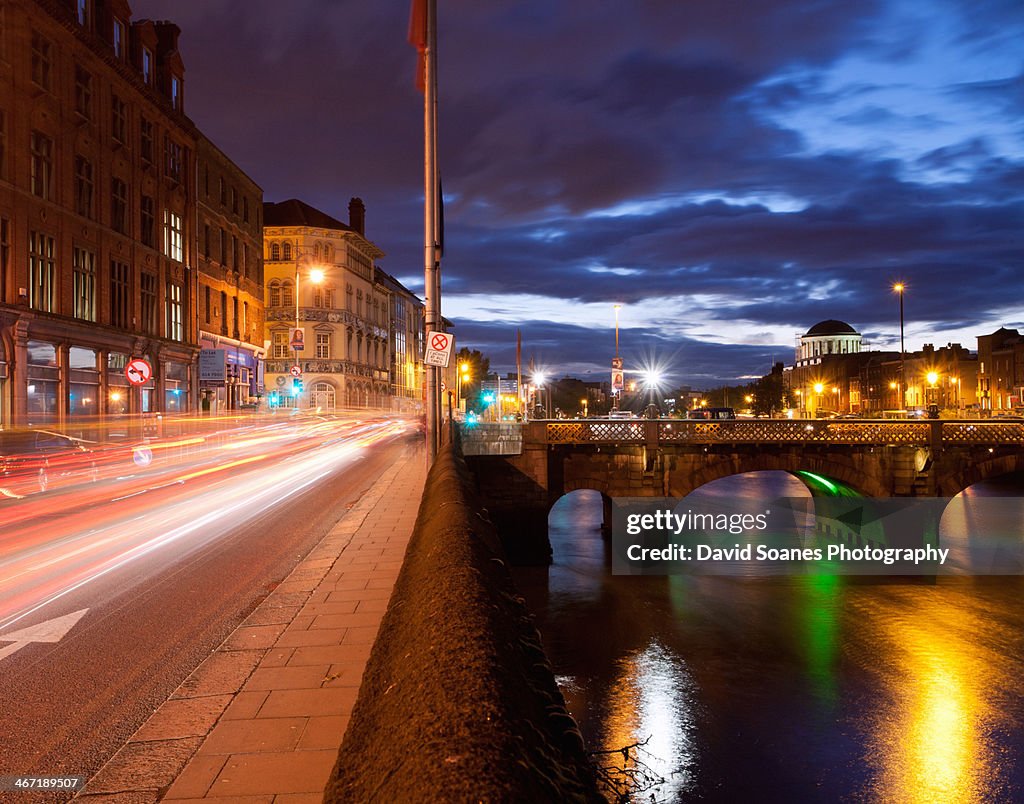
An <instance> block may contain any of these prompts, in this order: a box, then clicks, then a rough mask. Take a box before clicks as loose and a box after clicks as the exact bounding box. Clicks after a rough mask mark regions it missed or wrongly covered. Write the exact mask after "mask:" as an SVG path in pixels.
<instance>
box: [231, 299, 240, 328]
mask: <svg viewBox="0 0 1024 804" xmlns="http://www.w3.org/2000/svg"><path fill="white" fill-rule="evenodd" d="M231 323H232V324H233V325H234V331H233V332H232V333H231V334H232V336H233V337H235V338H237V337H238V336H239V332H238V297H237V296H232V297H231Z"/></svg>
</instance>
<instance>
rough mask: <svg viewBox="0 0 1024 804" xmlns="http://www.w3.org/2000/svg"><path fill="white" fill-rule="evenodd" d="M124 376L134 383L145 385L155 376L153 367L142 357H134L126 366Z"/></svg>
mask: <svg viewBox="0 0 1024 804" xmlns="http://www.w3.org/2000/svg"><path fill="white" fill-rule="evenodd" d="M124 376H125V377H127V378H128V382H130V383H131V384H132V385H145V384H146V383H147V382H149V381H150V380H151V379H152V378H153V367H152V366H151V365H149V363H148V362H147V361H146V360H143V359H142V358H141V357H133V358H132V359H131V360H129V361H128V365H127V366H125V367H124Z"/></svg>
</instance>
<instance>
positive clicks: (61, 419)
mask: <svg viewBox="0 0 1024 804" xmlns="http://www.w3.org/2000/svg"><path fill="white" fill-rule="evenodd" d="M179 33H180V31H179V29H178V27H177V26H175V25H173V24H172V23H170V22H153V21H150V20H136V21H133V20H132V19H131V10H130V7H129V4H128V3H127V2H126V1H125V0H102V1H101V0H23V1H22V2H14V3H12V2H7V3H4V4H3V5H2V6H0V426H5V427H6V426H12V425H26V424H32V425H39V424H62V425H68V426H72V427H73V426H74V424H75V422H76V421H82V422H86V421H89V420H93V419H94V417H97V416H99V417H103V416H116V415H119V414H123V413H146V412H178V411H191V410H196V409H197V408H198V378H197V372H196V357H197V354H198V351H199V333H198V326H197V325H198V316H197V313H198V310H197V295H198V288H199V280H198V268H199V266H198V257H197V243H198V242H199V236H198V235H199V233H198V232H197V231H196V223H197V220H198V218H197V216H198V211H199V210H198V207H197V201H196V199H197V189H198V188H197V187H196V175H197V163H196V155H197V148H199V147H200V144H201V143H202V137H201V135H200V133H199V132H198V131H197V129H196V127H195V126H194V125H193V123H192V122H191V121H190V120H189V119H188V117H187V116H186V114H185V80H184V78H185V69H184V64H183V62H182V59H181V55H180V53H179V51H178V36H179ZM214 151H215V149H212V151H211V152H214ZM235 179H236V180H237V183H238V186H239V188H240V189H242V188H243V187H244V189H245V191H246V192H247V193H248V194H249V195H250V196H251V197H250V202H249V203H250V204H251V205H253V208H254V212H255V214H256V218H255V219H254V221H253V223H254V225H255V226H256V228H257V229H258V225H259V221H258V215H259V193H258V188H255V187H254V186H252V185H251V182H247V181H242V180H241V179H240V178H239V177H238V176H237V175H236V176H235ZM251 235H252V232H251V231H250V232H247V236H251ZM258 254H259V249H258V248H257V249H256V255H258ZM251 262H252V266H253V269H252V272H253V274H254V277H256V276H258V264H257V263H258V256H257V257H256V258H253V259H252V260H251ZM218 268H219V266H218ZM256 290H257V288H253V287H250V288H247V289H246V292H249V293H250V296H251V297H252V298H253V299H255V298H258V293H257V294H256V295H253V291H256ZM211 293H212V290H211ZM204 314H205V310H204ZM254 317H255V320H256V321H258V314H257V315H255V316H254ZM218 325H219V321H218ZM232 326H233V324H232ZM232 331H233V330H232ZM132 358H144V359H145V360H146V361H147V362H148V363H149V364H150V365H151V367H152V370H153V376H152V378H151V379H150V380H149V381H147V382H146V383H144V384H143V385H142V386H141V387H136V386H131V385H129V383H128V381H127V379H126V376H125V367H126V365H127V363H128V361H129V360H130V359H132Z"/></svg>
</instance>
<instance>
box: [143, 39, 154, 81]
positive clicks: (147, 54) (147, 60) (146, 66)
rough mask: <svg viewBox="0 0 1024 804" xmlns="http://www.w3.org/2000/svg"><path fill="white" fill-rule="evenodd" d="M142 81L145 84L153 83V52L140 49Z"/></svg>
mask: <svg viewBox="0 0 1024 804" xmlns="http://www.w3.org/2000/svg"><path fill="white" fill-rule="evenodd" d="M142 80H143V81H144V82H145V83H146V84H152V83H153V51H151V50H150V49H149V48H148V47H144V48H142Z"/></svg>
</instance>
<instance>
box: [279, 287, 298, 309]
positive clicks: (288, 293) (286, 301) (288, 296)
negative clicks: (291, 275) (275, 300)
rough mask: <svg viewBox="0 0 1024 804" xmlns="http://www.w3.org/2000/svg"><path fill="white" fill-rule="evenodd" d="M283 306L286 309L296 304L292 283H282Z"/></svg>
mask: <svg viewBox="0 0 1024 804" xmlns="http://www.w3.org/2000/svg"><path fill="white" fill-rule="evenodd" d="M281 304H282V305H284V306H285V307H291V306H292V305H293V304H295V296H293V295H292V283H291V282H282V283H281Z"/></svg>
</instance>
